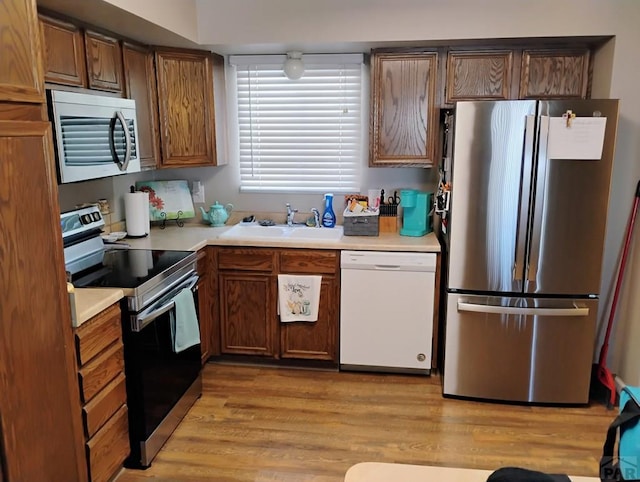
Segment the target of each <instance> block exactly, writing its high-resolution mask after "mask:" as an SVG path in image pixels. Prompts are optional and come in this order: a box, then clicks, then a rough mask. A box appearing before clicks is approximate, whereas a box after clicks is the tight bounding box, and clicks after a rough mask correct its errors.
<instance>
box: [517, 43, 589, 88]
mask: <svg viewBox="0 0 640 482" xmlns="http://www.w3.org/2000/svg"><path fill="white" fill-rule="evenodd" d="M589 59H590V52H589V49H586V48H585V49H571V50H525V51H524V52H523V53H522V68H521V75H520V98H521V99H558V98H563V99H566V98H580V99H584V98H586V97H587V90H588V83H589V61H590V60H589Z"/></svg>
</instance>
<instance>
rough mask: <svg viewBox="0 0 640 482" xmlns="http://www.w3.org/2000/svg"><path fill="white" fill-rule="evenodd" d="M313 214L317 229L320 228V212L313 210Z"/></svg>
mask: <svg viewBox="0 0 640 482" xmlns="http://www.w3.org/2000/svg"><path fill="white" fill-rule="evenodd" d="M311 212H312V213H313V221H314V222H315V227H316V228H319V227H320V211H318V210H317V209H316V208H311Z"/></svg>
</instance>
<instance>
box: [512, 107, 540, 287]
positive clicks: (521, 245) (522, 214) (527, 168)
mask: <svg viewBox="0 0 640 482" xmlns="http://www.w3.org/2000/svg"><path fill="white" fill-rule="evenodd" d="M535 125H536V124H535V116H533V115H528V116H526V120H525V132H524V133H525V137H524V150H523V153H522V155H523V159H522V188H521V193H520V211H519V213H518V232H517V234H516V246H515V247H516V252H515V256H514V259H515V262H514V265H513V280H514V281H522V278H523V275H524V263H525V256H526V239H527V224H528V220H529V199H528V198H527V199H523V196H526V195H527V193H529V192H530V191H531V169H532V166H531V165H532V162H533V146H534V142H535Z"/></svg>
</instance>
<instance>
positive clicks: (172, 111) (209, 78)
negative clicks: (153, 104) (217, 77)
mask: <svg viewBox="0 0 640 482" xmlns="http://www.w3.org/2000/svg"><path fill="white" fill-rule="evenodd" d="M156 76H157V81H158V101H159V104H158V108H159V115H160V141H161V145H162V159H161V166H162V167H186V166H206V165H209V166H211V165H216V153H215V148H214V146H215V120H214V107H213V70H212V62H211V54H210V53H209V52H193V51H188V52H186V51H176V50H163V49H159V50H156Z"/></svg>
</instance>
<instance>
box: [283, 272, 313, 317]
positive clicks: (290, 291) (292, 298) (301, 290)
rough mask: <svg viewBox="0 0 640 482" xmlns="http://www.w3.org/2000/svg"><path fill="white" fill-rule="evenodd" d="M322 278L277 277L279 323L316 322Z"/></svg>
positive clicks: (284, 275) (289, 275)
mask: <svg viewBox="0 0 640 482" xmlns="http://www.w3.org/2000/svg"><path fill="white" fill-rule="evenodd" d="M321 283H322V276H299V275H293V274H279V275H278V313H279V314H280V321H281V322H290V321H312V322H313V321H318V307H319V306H320V286H321Z"/></svg>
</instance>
